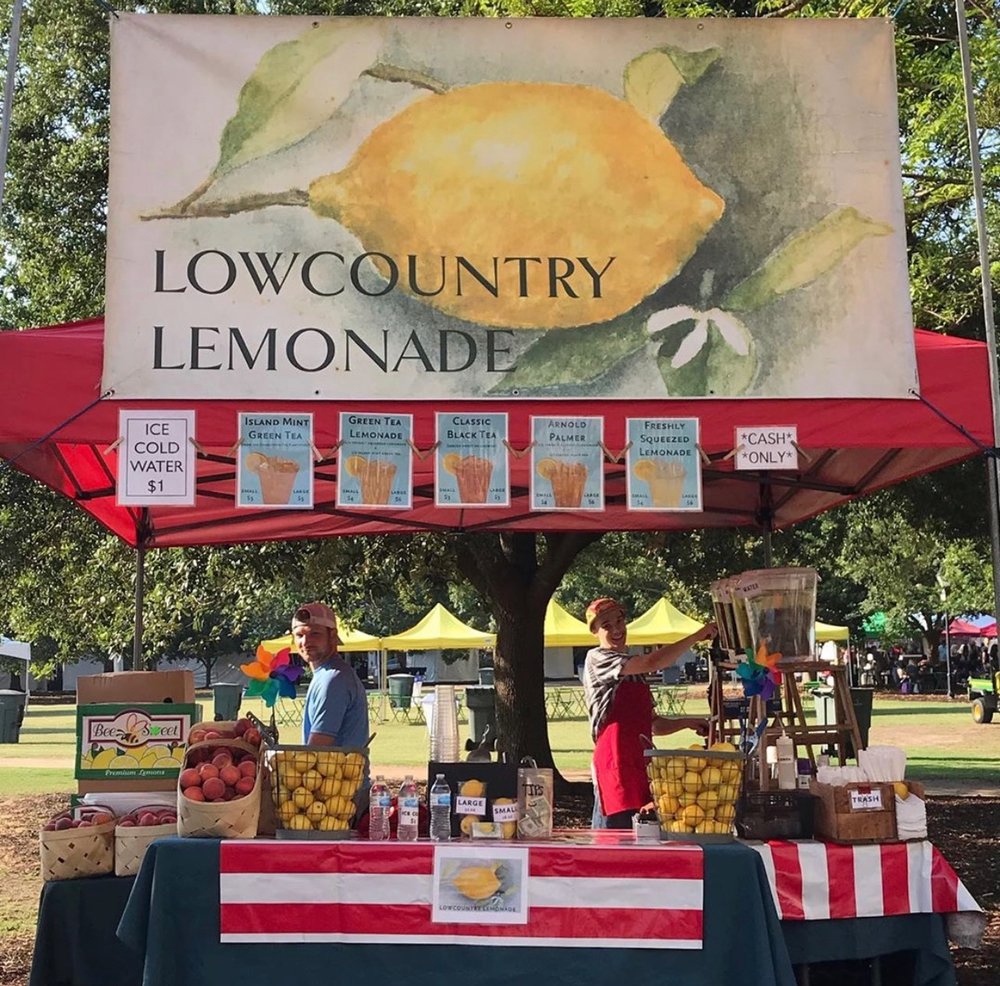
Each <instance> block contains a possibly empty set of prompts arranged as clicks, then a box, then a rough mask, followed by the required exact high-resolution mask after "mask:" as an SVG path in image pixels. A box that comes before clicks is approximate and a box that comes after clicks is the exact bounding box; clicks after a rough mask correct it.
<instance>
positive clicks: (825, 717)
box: [813, 688, 875, 757]
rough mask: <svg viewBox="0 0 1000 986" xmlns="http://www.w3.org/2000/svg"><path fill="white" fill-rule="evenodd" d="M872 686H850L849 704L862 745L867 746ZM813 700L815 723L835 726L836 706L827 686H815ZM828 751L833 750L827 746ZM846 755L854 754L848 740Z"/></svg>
mask: <svg viewBox="0 0 1000 986" xmlns="http://www.w3.org/2000/svg"><path fill="white" fill-rule="evenodd" d="M874 694H875V689H874V688H852V689H851V705H853V706H854V718H855V719H857V720H858V732H859V733H860V734H861V745H862V747H867V746H868V733H869V730H870V729H871V726H872V696H873V695H874ZM813 701H814V702H815V703H816V723H817V725H820V726H835V725H836V724H837V706H836V703H835V702H834V699H833V692H832V691H831V690H830V689H829V688H817V689H815V690H814V691H813ZM827 751H828V752H829V753H831V754H832V753H833V752H835V751H834V750H833V748H832V747H828V748H827ZM847 755H848V756H849V757H853V756H856V753H855V750H854V744H853V743H851V742H848V744H847Z"/></svg>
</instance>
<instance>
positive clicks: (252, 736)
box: [243, 726, 260, 746]
mask: <svg viewBox="0 0 1000 986" xmlns="http://www.w3.org/2000/svg"><path fill="white" fill-rule="evenodd" d="M243 740H244V742H246V743H249V744H250V745H251V746H260V730H259V729H257V727H256V726H251V727H250V728H249V729H248V730H247V731H246V732H245V733H244V734H243Z"/></svg>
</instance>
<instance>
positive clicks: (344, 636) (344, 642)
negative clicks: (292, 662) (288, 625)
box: [261, 627, 382, 654]
mask: <svg viewBox="0 0 1000 986" xmlns="http://www.w3.org/2000/svg"><path fill="white" fill-rule="evenodd" d="M337 633H338V635H339V636H340V645H339V646H338V647H337V650H341V651H365V650H381V649H382V640H381V639H380V638H379V637H373V636H372V635H371V634H370V633H365V632H364V631H363V630H348V629H347V628H346V627H339V628H338V629H337ZM294 646H295V645H294V643H293V641H292V635H291V634H290V633H286V634H285V636H284V637H275V638H274V639H273V640H262V641H261V647H263V648H264V650H266V651H267V652H268V653H269V654H277V653H278V651H279V650H283V649H284V648H285V647H292V648H293V649H294Z"/></svg>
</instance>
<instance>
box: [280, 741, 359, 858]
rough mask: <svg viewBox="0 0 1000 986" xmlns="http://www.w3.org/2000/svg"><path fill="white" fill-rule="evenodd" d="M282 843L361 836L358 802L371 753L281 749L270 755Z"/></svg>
mask: <svg viewBox="0 0 1000 986" xmlns="http://www.w3.org/2000/svg"><path fill="white" fill-rule="evenodd" d="M265 758H266V763H267V769H268V772H269V773H270V778H271V793H272V795H273V797H274V808H275V825H276V831H275V835H276V836H277V837H278V838H279V839H352V838H356V837H357V832H356V826H357V820H358V818H357V816H358V812H357V810H356V809H357V805H356V798H357V795H358V792H359V791H360V790H361V786H362V784H363V783H364V778H365V776H366V775H367V773H368V751H367V750H364V749H359V748H353V747H351V748H348V747H333V746H328V747H323V746H319V747H317V746H278V747H275V748H274V749H268V750H267V752H266V753H265Z"/></svg>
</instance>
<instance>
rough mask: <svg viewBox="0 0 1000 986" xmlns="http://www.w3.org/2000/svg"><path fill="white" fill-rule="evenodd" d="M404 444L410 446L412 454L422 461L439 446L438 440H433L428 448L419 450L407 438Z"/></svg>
mask: <svg viewBox="0 0 1000 986" xmlns="http://www.w3.org/2000/svg"><path fill="white" fill-rule="evenodd" d="M406 444H407V445H409V446H410V448H411V449H412V450H413V454H414V455H415V456H416V457H417V458H418V459H419V460H420V461H421V462H423V461H424V460H425V459H429V458H430V457H431V456H432V455H433V454H434V453H435V452H436V451H437V450H438V449H439V448H440V447H441V443H440V442H435V443H434V444H433V445H432V446H431V447H430V448H429V449H425V450H424V451H421V450H420V449H418V448H417V446H416V445H414V444H413V442H412V441H411V440H410V439H409V438H408V439H407V440H406Z"/></svg>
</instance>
